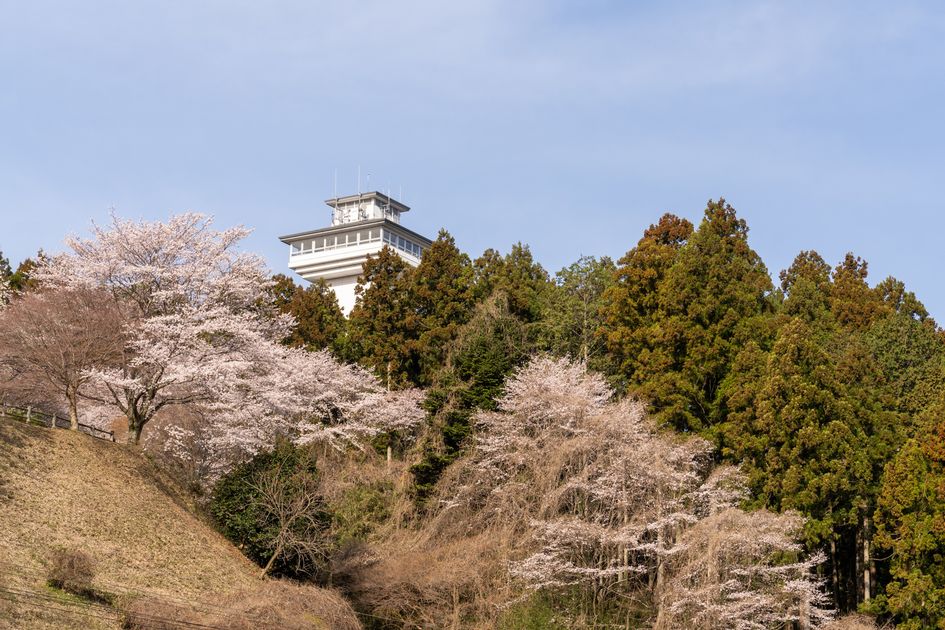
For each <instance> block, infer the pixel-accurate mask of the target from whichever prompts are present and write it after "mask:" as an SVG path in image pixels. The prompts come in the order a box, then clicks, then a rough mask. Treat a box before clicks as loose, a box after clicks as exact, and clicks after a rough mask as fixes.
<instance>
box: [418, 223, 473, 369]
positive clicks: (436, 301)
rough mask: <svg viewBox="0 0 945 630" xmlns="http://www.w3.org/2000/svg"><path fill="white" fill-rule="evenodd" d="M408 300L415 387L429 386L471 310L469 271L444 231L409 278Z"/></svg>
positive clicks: (470, 269)
mask: <svg viewBox="0 0 945 630" xmlns="http://www.w3.org/2000/svg"><path fill="white" fill-rule="evenodd" d="M411 299H412V301H413V306H414V308H415V309H416V313H417V325H418V334H419V336H418V338H417V340H416V353H417V355H418V356H419V358H420V375H419V383H418V384H419V385H428V384H430V383H431V382H433V380H434V378H435V376H436V374H437V372H439V371H440V370H441V369H442V367H443V364H444V362H445V360H446V349H447V347H448V345H449V343H450V342H451V341H452V340H453V339H454V338H455V337H456V334H457V332H458V331H459V328H460V327H461V326H462V325H463V324H464V323H466V322H467V321H468V320H469V317H470V316H471V315H472V310H473V299H474V287H473V269H472V264H471V263H470V261H469V257H468V256H467V255H466V254H463V253H462V252H460V251H459V249H458V248H457V247H456V241H455V240H454V239H453V237H452V236H451V235H450V234H449V232H447V231H446V230H440V233H439V235H438V236H437V239H436V240H435V241H434V242H433V244H432V245H431V246H430V247H428V248H427V249H426V251H425V252H424V253H423V260H422V261H421V262H420V266H419V267H417V269H416V270H415V271H414V272H413V273H412V274H411Z"/></svg>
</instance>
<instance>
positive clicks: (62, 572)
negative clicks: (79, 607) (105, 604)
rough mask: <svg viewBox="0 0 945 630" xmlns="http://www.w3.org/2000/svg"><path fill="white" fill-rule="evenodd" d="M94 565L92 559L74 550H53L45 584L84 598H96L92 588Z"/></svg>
mask: <svg viewBox="0 0 945 630" xmlns="http://www.w3.org/2000/svg"><path fill="white" fill-rule="evenodd" d="M94 577H95V563H94V561H93V560H92V558H91V557H90V556H89V555H88V554H86V553H84V552H82V551H78V550H75V549H55V550H53V552H52V553H51V554H50V555H49V572H48V573H47V575H46V579H47V583H48V584H49V585H50V586H54V587H56V588H58V589H62V590H64V591H66V592H67V593H72V594H73V595H78V596H79V597H85V598H97V595H96V592H95V589H94V588H92V579H93V578H94Z"/></svg>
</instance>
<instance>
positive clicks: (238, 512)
mask: <svg viewBox="0 0 945 630" xmlns="http://www.w3.org/2000/svg"><path fill="white" fill-rule="evenodd" d="M317 474H318V471H317V469H316V466H315V458H314V456H313V455H312V452H311V450H310V449H306V448H302V447H297V446H295V445H293V444H292V443H291V442H288V441H281V442H279V443H277V444H276V446H275V448H273V450H271V451H265V452H262V453H259V454H258V455H256V456H255V457H254V458H253V459H251V460H250V461H248V462H246V463H244V464H242V465H240V466H237V467H236V468H235V469H234V470H233V471H232V472H230V473H229V474H227V475H225V476H224V477H222V478H221V479H220V481H218V482H217V485H216V486H215V487H214V489H213V493H212V496H211V499H210V505H209V511H210V514H211V516H212V517H213V520H214V522H215V523H216V526H217V528H218V529H219V530H220V532H221V533H222V534H223V535H224V536H226V537H227V538H228V539H229V540H230V541H231V542H233V544H235V545H236V546H237V547H239V548H240V549H241V550H242V551H243V553H244V554H246V556H247V557H249V558H250V559H251V560H253V561H254V562H256V563H257V564H259V565H260V566H266V565H267V562H269V560H270V558H272V555H273V549H274V548H275V547H276V546H277V539H278V538H279V537H280V534H284V533H285V532H284V531H282V530H281V526H282V525H284V523H280V519H279V518H278V516H277V515H275V514H273V513H272V511H271V509H268V508H267V505H266V503H267V502H266V500H265V497H263V496H262V493H261V491H260V483H259V481H260V480H262V479H266V480H267V481H268V482H271V483H274V482H276V481H277V480H284V481H286V486H285V488H283V489H284V490H287V491H290V490H291V489H292V487H293V486H294V485H297V484H294V483H293V481H302V480H304V481H306V484H305V485H306V486H308V487H311V486H313V485H314V480H315V479H316V477H317ZM271 483H270V484H269V485H271ZM324 519H325V521H326V522H325V525H326V527H327V515H325V516H324ZM314 570H315V567H314V566H312V564H311V562H310V561H309V560H308V559H304V558H295V557H289V556H286V557H279V558H277V559H276V560H275V561H274V562H273V564H272V566H271V568H270V570H269V573H270V574H271V575H281V576H286V577H295V578H303V577H308V576H309V575H311V573H312V572H313V571H314Z"/></svg>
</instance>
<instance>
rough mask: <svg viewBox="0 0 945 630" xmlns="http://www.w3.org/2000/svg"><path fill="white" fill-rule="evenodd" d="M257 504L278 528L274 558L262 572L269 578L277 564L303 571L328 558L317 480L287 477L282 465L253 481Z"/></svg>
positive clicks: (300, 475)
mask: <svg viewBox="0 0 945 630" xmlns="http://www.w3.org/2000/svg"><path fill="white" fill-rule="evenodd" d="M252 485H253V488H254V489H255V491H256V502H257V503H258V504H259V507H261V508H262V510H263V511H264V512H265V513H266V515H267V516H268V517H269V520H270V521H271V522H272V523H273V524H274V525H275V530H276V534H275V536H273V538H272V541H271V552H272V555H271V556H270V557H269V561H268V562H267V563H266V566H264V567H263V569H262V575H263V576H265V575H267V574H268V573H269V571H270V570H271V569H272V567H273V565H274V564H275V562H276V561H277V560H280V559H284V560H286V561H289V562H293V563H294V564H295V566H296V569H297V570H299V571H304V570H307V569H309V568H311V567H315V566H317V565H318V564H319V563H320V562H322V561H323V560H325V558H326V549H327V537H326V535H325V530H326V527H327V523H326V520H325V507H324V501H323V499H322V497H321V494H320V493H319V488H318V482H317V480H316V479H315V478H314V477H313V475H311V474H310V473H308V472H307V471H300V472H296V473H294V474H287V473H285V472H284V471H283V470H282V466H281V465H280V466H279V467H277V468H276V469H274V470H266V471H264V472H262V473H260V474H258V475H256V477H255V478H254V479H253V482H252Z"/></svg>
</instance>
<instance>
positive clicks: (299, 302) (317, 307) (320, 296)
mask: <svg viewBox="0 0 945 630" xmlns="http://www.w3.org/2000/svg"><path fill="white" fill-rule="evenodd" d="M270 294H271V300H272V304H273V306H275V307H276V308H277V309H278V310H279V311H280V312H282V313H287V314H289V315H292V316H293V317H294V318H295V320H296V325H295V326H294V327H293V329H292V332H291V333H290V334H289V336H288V338H286V340H285V343H286V344H287V345H290V346H294V347H296V348H305V349H306V350H321V349H324V348H327V349H329V350H331V351H333V352H334V353H335V354H336V355H339V356H342V355H344V346H345V335H346V325H347V324H346V321H345V317H344V315H343V314H342V312H341V308H340V307H339V306H338V299H337V298H336V297H335V293H334V291H332V290H331V287H329V286H328V284H327V283H326V282H325V281H324V280H323V279H319V280H318V281H317V282H314V283H311V284H309V285H308V286H307V287H304V288H303V287H301V286H299V285H297V284H295V282H294V281H293V280H292V278H289V277H288V276H285V275H283V274H278V275H276V276H273V286H272V287H271V288H270Z"/></svg>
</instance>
